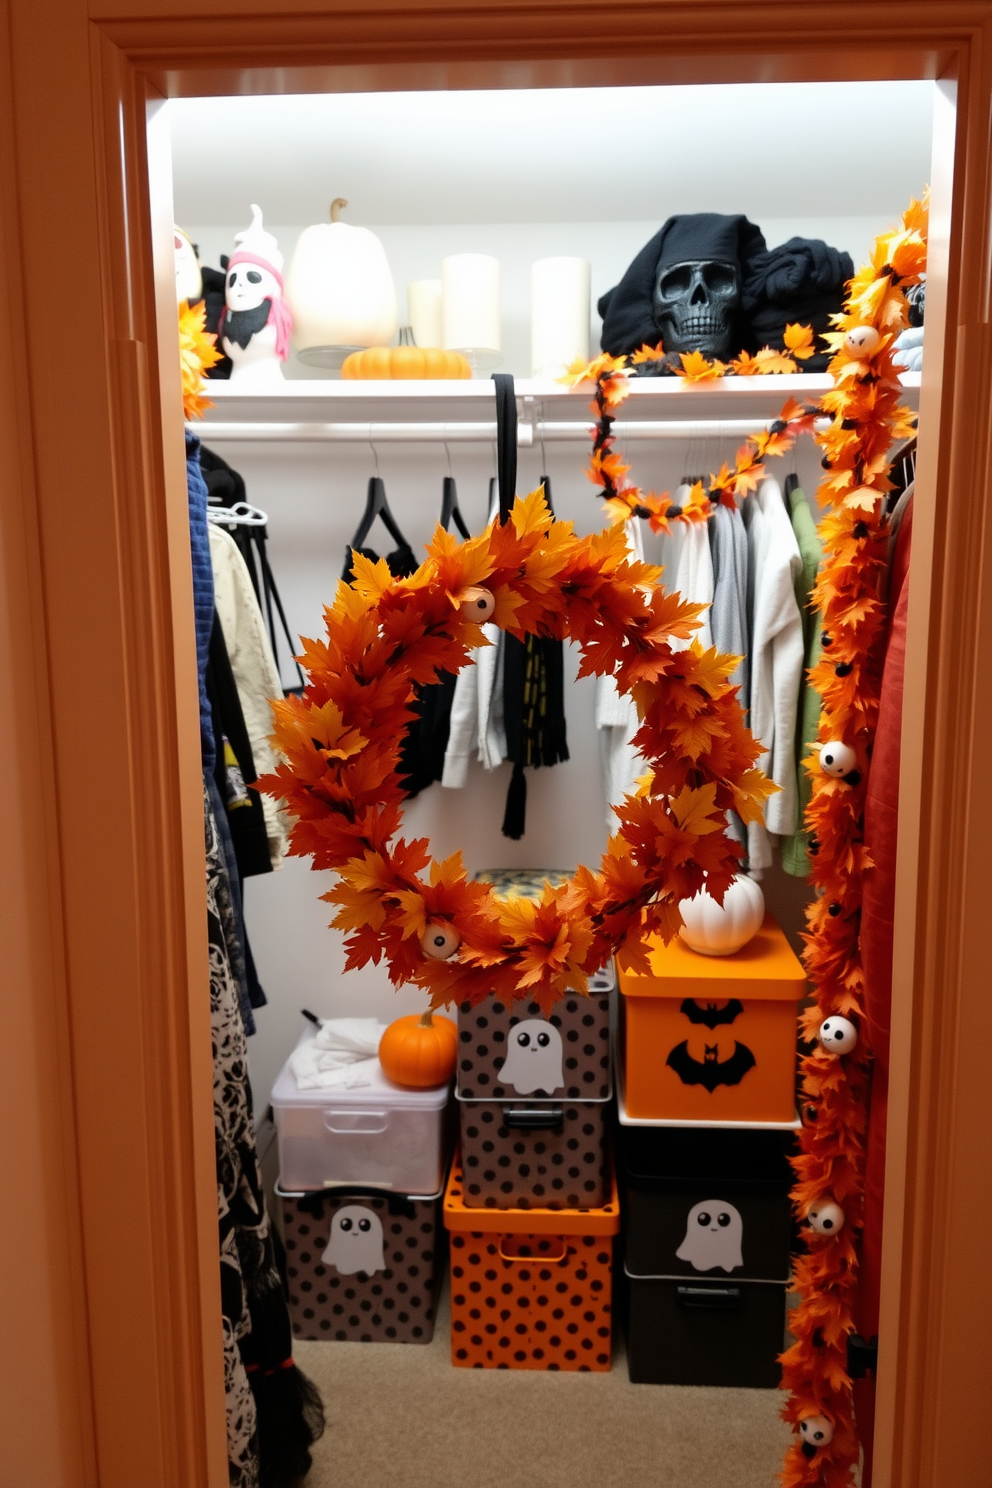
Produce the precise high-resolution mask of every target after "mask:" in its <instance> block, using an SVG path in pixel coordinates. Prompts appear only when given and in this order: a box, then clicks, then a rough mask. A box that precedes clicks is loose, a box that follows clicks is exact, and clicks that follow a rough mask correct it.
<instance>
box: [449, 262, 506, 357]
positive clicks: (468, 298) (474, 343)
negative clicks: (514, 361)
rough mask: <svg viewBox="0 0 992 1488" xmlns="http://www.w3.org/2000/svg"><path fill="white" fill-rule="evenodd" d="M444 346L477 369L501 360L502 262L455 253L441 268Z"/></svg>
mask: <svg viewBox="0 0 992 1488" xmlns="http://www.w3.org/2000/svg"><path fill="white" fill-rule="evenodd" d="M441 285H442V290H441V326H442V336H443V340H442V343H441V344H442V345H443V346H445V347H447V348H449V349H451V350H453V351H462V352H464V353H465V355H466V356H468V358H469V360H470V361H471V362H473V364H474V365H475V366H476V367H479V368H482V367H495V366H498V365H499V363H500V362H501V361H502V356H501V351H502V342H501V339H500V315H499V260H498V259H496V258H490V256H489V254H488V253H454V254H452V255H451V257H450V258H446V259H445V260H444V262H443V263H442V265H441Z"/></svg>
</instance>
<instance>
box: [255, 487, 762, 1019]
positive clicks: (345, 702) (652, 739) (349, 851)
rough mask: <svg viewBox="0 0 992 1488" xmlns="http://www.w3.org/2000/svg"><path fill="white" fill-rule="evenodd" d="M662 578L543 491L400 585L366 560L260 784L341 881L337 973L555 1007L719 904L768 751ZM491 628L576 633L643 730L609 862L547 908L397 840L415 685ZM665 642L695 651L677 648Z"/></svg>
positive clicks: (282, 716)
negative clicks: (632, 788) (708, 905)
mask: <svg viewBox="0 0 992 1488" xmlns="http://www.w3.org/2000/svg"><path fill="white" fill-rule="evenodd" d="M659 577H660V570H659V569H658V568H655V567H652V566H651V565H649V564H646V563H642V562H638V561H636V560H634V559H632V558H631V556H630V554H629V553H628V550H627V545H626V542H625V539H624V533H623V528H622V527H620V526H617V527H614V528H613V529H612V530H608V531H605V532H600V533H597V534H595V535H593V536H591V537H577V536H576V535H575V532H574V530H573V526H572V523H570V522H563V521H553V520H552V517H551V514H550V512H549V510H548V507H547V504H546V502H545V499H544V494H543V490H542V489H540V488H539V489H538V490H536V491H534V492H532V493H531V495H529V496H528V497H526V498H525V499H523V500H517V501H516V503H515V504H514V506H513V509H512V511H511V512H510V515H509V520H507V521H506V522H505V523H500V522H499V521H496V522H494V523H493V524H492V525H490V526H489V527H488V528H487V529H486V531H485V532H484V533H482V535H481V536H479V537H475V538H472V539H470V540H469V541H466V542H458V541H457V540H456V539H455V538H454V537H452V536H450V535H449V534H448V533H446V532H445V531H444V530H443V528H440V527H439V528H438V529H437V531H436V532H435V534H434V539H433V541H432V543H431V544H430V546H429V548H428V550H427V559H426V561H425V562H424V563H423V564H422V565H421V566H420V568H418V569H417V571H416V573H415V574H413V575H412V576H411V577H409V578H393V577H392V576H391V575H390V573H389V570H388V568H387V566H386V564H385V562H384V561H382V560H380V561H379V562H378V563H371V562H369V561H368V560H367V559H365V558H362V557H361V556H360V555H356V557H355V566H354V579H353V581H352V582H351V583H350V584H346V583H343V582H342V583H341V584H339V586H338V591H337V595H336V597H335V600H334V604H333V606H332V607H331V608H330V609H328V610H327V611H326V625H327V636H326V640H323V641H305V642H304V652H303V656H302V658H301V659H302V661H303V663H304V666H305V667H306V669H307V672H308V674H309V685H308V686H307V689H306V691H305V693H304V694H303V696H301V697H297V696H290V697H288V698H286V699H285V701H282V702H277V703H274V704H273V710H274V713H275V734H276V738H277V741H278V744H279V747H280V749H281V750H282V752H283V755H284V763H282V764H281V765H280V766H279V768H278V770H277V771H276V772H275V774H273V775H269V776H266V777H265V778H264V779H263V780H262V781H261V782H260V784H261V786H262V787H263V789H265V790H267V791H269V792H270V793H271V794H273V795H276V796H278V797H280V798H281V799H283V800H284V801H285V803H286V805H287V806H288V808H289V810H290V811H291V812H292V814H293V816H294V817H295V825H294V827H293V831H292V844H291V851H292V852H293V853H295V854H297V855H298V856H306V855H309V856H311V857H312V858H313V862H314V866H315V867H316V868H329V869H333V870H334V872H335V874H336V875H337V882H336V884H335V886H334V887H333V888H332V889H331V890H330V891H329V892H328V893H327V894H326V895H325V896H324V897H325V898H326V899H327V900H329V901H330V902H331V903H332V904H334V905H336V906H337V914H336V915H335V918H334V921H333V924H334V925H335V926H336V927H337V928H338V929H341V930H343V931H344V932H345V933H346V940H345V945H346V949H347V962H346V965H347V967H349V968H351V967H358V966H364V965H366V964H367V963H368V962H370V961H372V962H375V963H378V962H379V961H380V960H384V961H385V963H386V966H387V968H388V972H389V976H390V979H391V980H392V981H393V982H394V983H395V984H396V985H400V984H402V983H414V984H415V985H417V986H420V987H422V988H424V990H425V991H426V992H427V993H428V994H429V995H430V1000H431V1005H432V1006H433V1007H441V1006H450V1005H451V1004H453V1003H463V1002H469V1003H472V1004H474V1003H477V1002H480V1001H481V1000H482V999H483V998H484V997H487V996H488V995H489V994H490V993H493V992H495V993H496V994H497V995H498V996H500V997H502V998H505V999H511V1000H512V999H520V998H529V999H533V1000H535V1001H537V1002H539V1003H540V1004H541V1006H542V1007H544V1008H545V1009H550V1007H551V1005H552V1003H554V1002H555V1000H556V999H558V998H559V997H561V996H563V995H564V993H565V991H566V989H574V990H577V991H584V990H585V989H586V986H587V978H588V976H589V975H590V974H591V973H592V972H594V971H596V970H597V969H598V968H599V967H600V966H602V965H603V963H604V962H605V961H606V960H607V959H608V958H609V956H610V955H611V954H612V953H613V952H614V951H616V950H617V949H619V947H620V946H621V945H624V946H625V948H626V954H627V956H628V958H631V960H632V964H636V962H637V958H638V957H643V955H644V952H643V951H642V950H641V949H640V946H639V942H640V941H641V939H642V937H643V934H644V932H645V931H650V930H657V931H658V932H659V933H660V934H661V935H662V936H663V937H664V938H665V939H666V940H670V939H671V938H672V937H673V936H674V935H675V934H676V932H677V930H678V927H679V924H680V923H681V921H680V916H679V909H678V905H679V901H680V900H682V899H684V898H686V897H688V896H690V895H692V894H695V893H696V892H697V891H698V890H699V889H700V888H701V887H702V885H703V883H704V881H705V883H706V886H707V888H708V890H709V892H710V893H711V894H713V895H714V896H715V897H717V898H718V899H722V897H723V894H724V891H725V890H726V888H727V886H728V885H729V883H730V880H731V879H732V877H733V876H734V874H735V873H737V872H738V870H739V868H740V850H739V848H738V846H737V844H736V843H734V842H733V841H732V840H731V839H730V838H729V837H728V836H727V834H726V831H725V826H726V813H727V812H728V811H729V810H733V811H735V812H737V814H738V815H739V816H740V817H741V818H742V819H743V820H744V821H752V820H757V819H758V818H759V817H760V815H761V812H762V808H763V805H764V802H765V800H766V798H767V796H768V795H769V794H770V793H771V792H772V791H773V790H774V789H775V787H774V786H772V785H771V784H770V782H768V781H767V780H766V779H765V777H764V776H763V775H762V774H761V772H760V771H759V770H757V769H755V768H754V761H755V758H756V757H757V755H758V753H759V746H758V745H757V744H756V743H755V742H754V740H753V738H752V737H751V735H750V733H749V732H748V730H747V729H746V728H745V726H744V718H743V714H742V711H741V706H740V703H739V702H738V699H737V688H736V687H735V686H731V684H730V683H729V682H728V677H729V676H730V674H731V672H732V671H733V669H734V667H735V666H736V665H737V658H736V657H733V656H721V655H719V654H718V653H717V651H716V650H714V649H711V650H708V651H704V650H703V649H702V647H701V646H700V645H699V644H698V643H697V642H695V641H691V640H690V638H691V637H692V635H693V632H694V631H695V630H696V628H697V627H698V625H699V617H700V614H701V612H702V610H703V608H704V606H702V605H696V604H688V603H686V602H684V601H683V600H682V599H681V598H680V597H679V595H677V594H666V593H665V591H664V590H663V589H662V588H660V587H659V586H658V583H657V581H658V579H659ZM490 620H491V621H492V622H494V623H495V624H496V625H498V626H499V627H500V628H501V629H502V630H505V631H506V632H507V633H509V634H511V635H515V636H518V637H523V636H525V635H528V634H537V635H545V636H552V637H555V638H557V639H565V638H568V639H571V640H572V641H574V642H576V643H577V645H578V647H579V649H580V651H581V665H580V673H579V674H580V675H582V676H585V675H589V674H596V675H606V674H609V675H612V676H614V677H615V679H616V683H617V687H618V688H619V690H620V692H621V693H625V694H629V695H630V696H631V697H632V698H633V700H634V703H635V705H636V707H637V712H638V717H639V718H640V720H641V727H640V730H639V732H638V733H637V735H636V737H635V740H634V745H635V747H636V748H637V749H638V750H639V751H640V753H641V754H642V755H643V757H644V759H645V761H646V765H647V774H646V776H645V777H644V779H643V780H642V782H641V784H640V785H639V788H638V792H637V794H636V795H635V796H628V797H627V798H626V799H625V800H624V802H623V804H622V805H621V806H620V808H619V810H618V817H619V821H620V827H619V830H618V831H617V833H616V835H615V836H613V837H611V838H610V840H609V843H608V844H607V848H606V852H605V854H604V855H603V858H602V860H601V863H600V866H599V869H598V870H595V871H594V870H592V869H589V868H586V867H580V868H579V869H578V870H577V872H576V873H575V874H574V876H573V877H572V878H571V879H570V880H569V881H568V882H567V883H564V884H560V885H559V886H557V887H552V886H551V885H550V884H546V885H545V887H544V892H543V894H542V896H541V899H540V900H539V901H536V902H532V901H530V900H525V899H510V900H500V899H499V898H497V896H496V894H495V893H494V892H493V890H492V888H491V887H490V886H489V885H487V884H483V883H477V882H474V881H472V880H470V879H469V878H468V876H467V874H466V871H465V868H464V866H463V863H462V858H461V854H460V853H456V854H454V855H453V856H452V857H450V858H447V859H446V860H444V861H443V862H438V861H436V860H435V859H433V858H432V857H431V852H430V846H429V843H428V842H427V840H426V839H423V838H418V839H416V840H413V841H407V840H405V839H404V838H402V837H400V836H399V833H400V830H401V826H402V820H403V808H402V802H403V796H404V791H403V786H402V782H401V779H400V776H399V775H398V773H397V767H398V764H399V757H400V749H401V745H402V740H403V735H404V732H405V730H406V728H407V726H408V724H409V723H410V721H411V719H412V717H413V708H412V702H413V698H414V688H415V686H416V685H424V684H429V683H432V682H434V681H436V680H437V674H438V672H440V671H442V670H447V671H449V672H458V671H459V670H460V669H461V668H462V667H463V666H464V665H465V664H466V663H467V662H468V660H469V652H470V651H471V650H472V649H473V648H475V647H478V646H483V645H485V644H486V639H485V636H484V634H483V632H482V629H481V625H482V623H483V622H485V621H490ZM673 639H679V640H682V641H685V640H690V644H689V646H688V647H687V648H686V649H685V650H674V649H673V647H672V644H671V642H672V641H673ZM631 931H634V932H635V934H630V932H631ZM628 937H629V938H628Z"/></svg>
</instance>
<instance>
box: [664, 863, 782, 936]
mask: <svg viewBox="0 0 992 1488" xmlns="http://www.w3.org/2000/svg"><path fill="white" fill-rule="evenodd" d="M679 909H680V910H681V913H682V927H681V929H680V930H679V934H680V935H681V937H682V939H683V940H684V941H685V943H686V945H687V946H691V948H692V949H693V950H694V951H699V952H700V953H701V954H702V955H704V956H732V955H733V954H734V952H735V951H739V950H741V949H742V948H743V947H744V946H746V945H747V943H748V941H749V940H751V939H753V937H754V936H755V935H757V933H758V931H759V930H760V929H761V923H762V921H763V919H764V917H765V896H764V894H763V893H762V892H761V886H760V884H757V883H755V881H754V879H753V878H746V877H745V876H744V875H743V874H738V876H737V877H736V878H735V879H734V880H733V882H732V883H731V885H730V887H729V889H728V890H727V892H726V894H725V895H724V900H723V904H722V905H721V904H717V902H716V900H715V899H714V898H713V897H712V896H711V895H710V894H708V893H707V892H706V890H705V889H700V891H699V893H698V894H696V895H694V896H693V898H692V899H683V900H682V903H681V904H680V905H679Z"/></svg>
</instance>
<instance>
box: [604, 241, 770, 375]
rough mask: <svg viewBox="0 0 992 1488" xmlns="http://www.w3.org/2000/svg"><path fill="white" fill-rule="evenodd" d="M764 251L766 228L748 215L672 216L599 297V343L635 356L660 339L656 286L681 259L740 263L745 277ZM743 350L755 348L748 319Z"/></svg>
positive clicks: (612, 352)
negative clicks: (600, 333)
mask: <svg viewBox="0 0 992 1488" xmlns="http://www.w3.org/2000/svg"><path fill="white" fill-rule="evenodd" d="M764 251H765V240H764V237H763V235H762V232H761V229H760V228H759V227H756V226H755V225H754V223H753V222H749V221H748V219H747V218H746V217H742V216H739V215H736V216H725V215H724V214H723V213H720V212H695V213H692V214H691V215H687V216H682V217H669V219H668V221H667V222H666V223H665V224H664V226H663V227H661V228H659V230H658V232H656V233H655V235H654V237H653V238H652V239H651V241H650V242H649V243H646V244H645V245H644V247H643V248H642V249H641V251H640V253H638V255H637V257H636V258H635V259H634V260H633V261H632V263H631V264H630V267H629V268H628V269H627V272H626V273H625V274H624V276H623V278H622V279H621V280H620V283H619V284H618V285H617V286H616V287H615V288H614V289H610V290H607V292H606V294H604V295H602V296H600V299H599V303H598V306H597V308H598V310H599V313H600V315H601V316H602V317H603V334H602V337H601V339H600V345H601V346H602V348H603V350H604V351H608V352H609V353H610V355H611V356H630V355H631V353H632V352H635V351H637V350H638V349H639V348H640V347H641V346H643V345H648V346H654V345H656V344H657V342H658V339H659V336H660V332H659V330H658V322H657V321H656V319H655V313H654V291H655V285H656V284H657V281H658V275H659V274H660V273H661V271H662V270H663V269H665V268H670V267H671V266H672V265H674V264H677V263H692V262H697V261H700V260H704V259H715V260H717V261H720V262H725V263H733V264H736V265H737V267H738V269H739V272H740V282H741V285H742V286H743V284H744V282H745V281H746V279H747V278H748V276H749V275H750V273H751V268H752V264H753V262H754V260H755V259H756V258H757V257H758V256H759V255H760V254H761V253H763V252H764ZM740 332H741V349H742V350H747V351H753V350H755V349H756V348H755V347H754V346H753V345H751V344H750V333H749V330H748V327H747V324H746V322H742V324H741V327H740Z"/></svg>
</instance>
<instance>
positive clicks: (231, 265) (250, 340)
mask: <svg viewBox="0 0 992 1488" xmlns="http://www.w3.org/2000/svg"><path fill="white" fill-rule="evenodd" d="M251 211H252V221H251V226H250V227H247V228H245V230H244V232H240V233H237V234H236V236H235V239H234V241H235V243H236V244H237V245H238V246H237V250H236V252H234V253H233V254H232V255H231V258H230V261H229V262H228V265H227V280H226V283H225V287H224V297H225V301H226V308H225V310H224V313H223V315H222V316H221V318H220V326H219V328H218V333H217V342H218V345H219V346H220V347H221V348H222V349H223V350H224V351H225V352H226V354H227V355H228V356H229V357H230V358H231V381H232V383H236V384H237V385H238V386H239V387H241V388H242V389H243V390H245V391H251V390H254V389H256V388H257V389H259V390H260V391H261V390H264V389H265V388H267V387H272V386H274V385H276V384H278V383H281V382H282V380H283V377H282V364H283V362H284V361H285V360H286V358H287V357H288V356H289V336H290V331H291V330H292V325H293V319H292V315H291V314H290V310H289V305H288V303H287V301H286V299H285V295H284V290H283V279H282V266H283V258H282V254H281V253H280V252H279V245H278V243H277V242H276V240H275V238H274V237H273V236H272V234H271V233H270V232H266V231H265V229H264V228H263V226H262V211H261V208H260V207H257V206H254V205H253V206H252V209H251Z"/></svg>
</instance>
